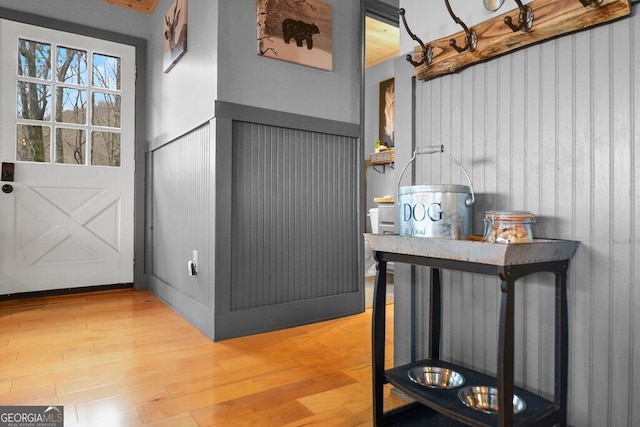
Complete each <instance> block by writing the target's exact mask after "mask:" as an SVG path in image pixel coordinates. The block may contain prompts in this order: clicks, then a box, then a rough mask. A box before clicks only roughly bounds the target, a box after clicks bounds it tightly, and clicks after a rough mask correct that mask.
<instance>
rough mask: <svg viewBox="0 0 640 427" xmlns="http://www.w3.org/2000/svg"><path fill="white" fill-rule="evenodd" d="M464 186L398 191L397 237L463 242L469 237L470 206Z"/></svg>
mask: <svg viewBox="0 0 640 427" xmlns="http://www.w3.org/2000/svg"><path fill="white" fill-rule="evenodd" d="M470 195H471V189H470V187H469V186H466V185H452V184H449V185H412V186H409V187H401V188H400V189H399V190H398V200H399V205H400V206H399V208H400V222H399V224H400V235H401V236H414V237H435V238H440V239H456V240H457V239H466V238H468V237H469V235H470V234H471V206H467V205H466V200H467V199H468V198H469V197H470Z"/></svg>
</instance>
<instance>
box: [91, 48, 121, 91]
mask: <svg viewBox="0 0 640 427" xmlns="http://www.w3.org/2000/svg"><path fill="white" fill-rule="evenodd" d="M120 61H121V60H120V58H116V57H114V56H107V55H100V54H98V53H94V54H93V80H92V84H93V86H95V87H98V88H102V89H112V90H120V81H121V78H120V73H121V69H120V67H121V63H120Z"/></svg>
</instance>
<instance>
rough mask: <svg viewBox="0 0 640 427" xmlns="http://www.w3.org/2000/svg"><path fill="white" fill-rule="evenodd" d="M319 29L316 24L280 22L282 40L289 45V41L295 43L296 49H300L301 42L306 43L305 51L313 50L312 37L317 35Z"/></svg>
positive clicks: (291, 21)
mask: <svg viewBox="0 0 640 427" xmlns="http://www.w3.org/2000/svg"><path fill="white" fill-rule="evenodd" d="M319 32H320V29H318V26H317V25H316V24H307V23H306V22H302V21H296V20H295V19H285V20H284V21H282V38H283V39H284V42H285V43H287V44H289V42H290V41H291V39H294V40H295V41H296V45H297V46H298V47H302V42H304V41H306V42H307V49H309V50H311V49H313V35H314V34H318V33H319Z"/></svg>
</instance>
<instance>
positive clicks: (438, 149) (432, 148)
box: [396, 145, 476, 206]
mask: <svg viewBox="0 0 640 427" xmlns="http://www.w3.org/2000/svg"><path fill="white" fill-rule="evenodd" d="M435 153H442V154H444V155H445V156H446V157H448V158H449V160H451V161H452V162H453V163H455V164H456V165H458V166H459V167H460V169H462V172H464V176H466V177H467V181H469V188H470V189H471V198H467V199H466V200H465V201H464V204H465V205H467V206H471V205H472V204H474V203H475V201H476V197H475V194H474V193H473V184H472V183H471V178H469V174H468V173H467V171H466V170H465V168H464V166H462V164H461V163H460V162H459V161H457V160H456V159H454V158H453V157H451V156H450V155H449V154H448V153H447V152H446V151H444V145H426V146H424V147H416V149H415V150H414V151H413V156H412V157H411V160H409V162H408V163H407V164H406V165H405V166H404V168H402V172H400V177H399V178H398V190H397V193H396V196H397V197H396V201H397V203H398V204H400V201H399V199H400V197H399V196H400V181H401V180H402V175H404V171H406V170H407V168H408V167H409V165H410V164H411V163H413V161H414V160H415V159H416V156H417V155H418V154H435Z"/></svg>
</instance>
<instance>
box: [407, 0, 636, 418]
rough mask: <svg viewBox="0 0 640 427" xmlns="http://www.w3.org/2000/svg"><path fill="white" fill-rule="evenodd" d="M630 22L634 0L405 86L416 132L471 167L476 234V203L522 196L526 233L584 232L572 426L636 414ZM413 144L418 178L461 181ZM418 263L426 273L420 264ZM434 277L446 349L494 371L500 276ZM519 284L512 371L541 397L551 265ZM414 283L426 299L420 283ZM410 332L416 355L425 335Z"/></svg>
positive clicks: (549, 374)
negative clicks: (628, 7)
mask: <svg viewBox="0 0 640 427" xmlns="http://www.w3.org/2000/svg"><path fill="white" fill-rule="evenodd" d="M639 22H640V17H638V14H637V13H635V14H634V16H632V17H630V18H628V19H623V20H621V21H618V22H616V23H614V24H611V25H606V26H601V27H597V28H594V29H592V30H588V31H584V32H580V33H577V34H575V35H571V36H567V37H562V38H559V39H555V40H552V41H548V42H546V43H543V44H540V45H536V46H532V47H529V48H527V49H524V50H520V51H517V52H515V53H512V54H510V55H507V56H504V57H501V58H498V59H495V60H492V61H489V62H487V63H484V64H480V65H477V66H474V67H472V68H470V69H467V70H465V71H463V72H461V73H459V74H455V75H449V76H445V77H442V78H439V79H436V80H432V81H428V82H419V83H418V84H417V86H416V93H415V103H416V123H415V132H416V145H434V144H444V145H445V147H446V149H447V151H448V152H449V153H450V154H451V155H452V156H453V157H455V158H456V159H458V160H459V161H460V162H461V163H462V164H463V165H464V166H465V168H467V170H468V171H469V172H470V174H471V176H472V180H473V185H474V190H475V191H476V195H477V201H476V205H475V208H474V221H473V224H474V232H475V233H476V234H481V233H482V218H483V216H484V212H485V211H486V210H493V209H499V210H501V209H504V210H520V209H525V210H530V211H531V212H533V213H534V214H536V215H537V216H538V221H537V224H536V225H535V228H534V232H535V234H536V236H537V237H546V238H562V239H573V240H579V241H581V242H582V243H581V246H580V247H579V249H578V252H577V254H576V256H575V257H574V259H573V260H572V262H571V264H570V270H569V299H570V305H569V316H570V320H569V325H570V337H569V338H570V373H569V422H570V424H571V425H576V426H622V425H625V426H626V425H633V423H634V422H636V421H635V420H637V419H638V418H639V417H640V409H638V408H639V407H640V357H638V355H640V332H638V331H639V330H640V327H639V326H640V324H639V320H638V315H637V314H636V313H637V311H638V308H639V307H640V291H638V290H637V289H638V284H639V280H638V274H637V267H636V266H637V265H638V264H639V262H640V257H639V255H638V247H639V243H640V241H639V236H640V233H639V230H638V227H639V225H638V224H639V223H640V208H639V206H638V203H637V202H636V200H638V199H639V198H640V183H639V178H638V177H639V173H640V166H639V163H640V162H639V161H638V154H637V153H638V148H637V147H638V143H639V141H640V126H637V125H636V123H640V78H638V77H637V76H638V75H640V42H639V41H638V40H640V30H639V27H640V24H639ZM401 143H402V142H401V141H398V144H401ZM421 157H424V158H421V159H419V160H418V161H417V162H416V167H415V169H416V173H415V183H417V184H420V183H456V184H464V183H465V181H464V176H463V175H462V174H460V173H459V172H458V171H457V170H456V168H455V166H454V165H450V164H449V162H448V161H446V159H444V158H443V159H440V158H439V156H421ZM403 182H404V183H405V185H406V182H407V181H405V180H403ZM417 277H418V278H419V279H420V281H421V282H422V284H423V285H426V284H427V283H428V282H427V279H428V275H427V274H426V272H423V271H418V273H417ZM444 279H445V283H447V284H448V286H446V287H445V294H444V296H443V302H444V306H443V316H444V325H443V326H444V336H443V343H442V350H443V353H444V355H443V356H444V358H447V359H450V360H452V361H454V362H462V363H465V364H467V365H469V366H472V367H474V368H477V369H479V370H482V371H487V372H495V369H496V357H497V354H496V349H497V314H498V310H499V297H500V295H499V294H500V292H499V289H498V288H499V287H498V282H497V281H496V280H494V279H491V278H485V277H481V276H480V277H479V276H474V275H468V274H460V273H452V272H451V273H450V272H445V274H444ZM518 284H519V285H518V286H517V290H516V292H517V293H516V310H517V319H516V325H515V331H516V357H517V360H516V362H515V375H516V382H517V383H518V384H519V385H523V386H526V387H527V388H529V389H531V390H533V391H536V392H539V393H541V394H543V395H545V396H547V397H552V396H553V387H554V380H553V371H552V369H553V352H554V341H553V316H554V310H553V301H554V291H553V277H552V275H548V274H539V275H532V276H530V277H527V278H525V279H524V280H521V281H519V282H518ZM419 289H421V291H419V294H418V295H417V301H418V304H419V305H420V306H421V307H423V308H424V307H426V305H427V303H428V294H427V293H425V292H426V290H427V287H426V286H421V287H419ZM418 316H419V318H418V321H417V324H418V325H419V326H418V328H419V330H418V332H419V333H421V334H424V333H426V330H427V329H426V326H425V325H424V323H425V322H423V318H422V317H420V314H418ZM417 342H418V344H419V346H420V347H421V351H422V352H423V355H426V346H425V344H426V343H425V342H424V339H423V336H422V337H419V338H418V341H417Z"/></svg>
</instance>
